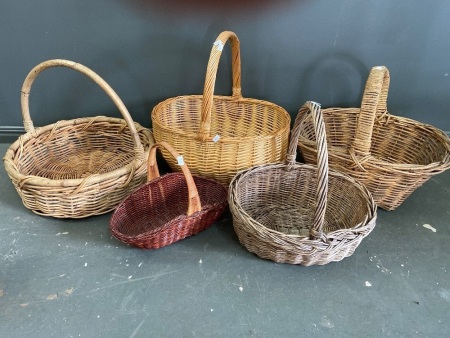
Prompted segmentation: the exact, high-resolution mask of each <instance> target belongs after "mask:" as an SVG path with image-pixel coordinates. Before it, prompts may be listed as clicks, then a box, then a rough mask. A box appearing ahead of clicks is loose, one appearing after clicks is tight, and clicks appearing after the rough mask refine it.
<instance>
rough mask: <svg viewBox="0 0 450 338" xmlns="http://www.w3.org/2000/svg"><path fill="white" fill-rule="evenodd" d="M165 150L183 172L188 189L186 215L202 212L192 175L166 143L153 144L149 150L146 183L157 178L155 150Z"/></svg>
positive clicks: (180, 157)
mask: <svg viewBox="0 0 450 338" xmlns="http://www.w3.org/2000/svg"><path fill="white" fill-rule="evenodd" d="M161 147H163V148H166V149H167V151H168V152H169V153H170V154H171V155H172V156H173V157H174V158H176V159H177V160H179V162H178V163H180V161H181V163H182V164H180V167H181V170H182V171H183V175H184V177H185V178H186V183H187V187H188V194H189V203H188V210H187V213H186V214H187V215H188V216H190V215H192V214H193V213H195V212H197V211H200V210H202V205H201V203H200V197H199V195H198V190H197V187H196V186H195V182H194V178H193V177H192V174H191V172H190V170H189V168H188V167H187V165H186V164H185V163H184V161H183V157H182V156H180V154H178V152H177V151H176V150H175V149H174V148H173V147H172V146H171V145H170V144H168V143H167V142H164V141H161V142H158V143H155V144H154V145H153V146H152V147H151V148H150V152H149V154H148V163H147V166H148V167H147V168H148V171H147V181H151V180H154V179H155V178H158V177H159V170H158V164H157V163H156V150H157V149H158V148H161Z"/></svg>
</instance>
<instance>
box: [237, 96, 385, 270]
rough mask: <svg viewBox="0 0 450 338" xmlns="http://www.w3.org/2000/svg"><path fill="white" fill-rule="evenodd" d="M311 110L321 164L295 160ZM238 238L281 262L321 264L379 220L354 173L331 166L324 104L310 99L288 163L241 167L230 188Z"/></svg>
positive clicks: (340, 254)
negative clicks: (337, 169) (338, 170)
mask: <svg viewBox="0 0 450 338" xmlns="http://www.w3.org/2000/svg"><path fill="white" fill-rule="evenodd" d="M308 112H311V115H312V118H313V121H314V126H315V128H316V136H317V139H318V144H317V146H318V154H319V156H318V162H319V165H318V166H312V165H307V164H300V163H296V162H295V158H296V148H297V147H296V145H297V139H298V134H299V130H300V125H301V122H302V116H304V115H305V114H307V113H308ZM228 202H229V204H230V210H231V213H232V215H233V226H234V229H235V231H236V234H237V235H238V238H239V241H240V242H241V243H242V244H243V245H244V246H245V247H246V248H247V249H248V250H249V251H250V252H253V253H255V254H257V255H258V256H260V257H262V258H265V259H270V260H273V261H275V262H278V263H291V264H301V265H306V266H308V265H313V264H318V265H323V264H327V263H329V262H332V261H339V260H341V259H343V258H345V257H348V256H350V255H352V254H353V252H354V250H355V249H356V247H357V246H358V245H359V243H360V242H361V240H362V239H363V238H364V237H365V236H367V235H368V234H369V233H370V232H371V231H372V229H373V228H374V226H375V220H376V205H375V203H374V201H373V199H372V197H371V195H370V193H369V192H368V191H367V189H366V188H365V187H364V186H363V185H362V184H360V183H359V182H357V181H356V180H355V179H353V178H351V177H349V176H347V175H344V174H341V173H339V172H336V171H332V170H330V171H329V172H328V160H327V145H326V136H325V128H324V125H323V120H322V116H321V114H320V106H319V105H318V104H317V103H313V102H307V103H306V104H305V105H304V106H303V107H302V108H301V109H300V113H299V115H298V116H297V119H296V121H295V125H294V128H293V129H292V133H291V141H290V145H289V152H288V155H287V157H286V162H285V163H274V164H266V165H261V166H256V167H253V168H251V169H249V170H247V171H242V172H240V173H239V174H238V175H236V177H235V178H234V179H233V181H232V182H231V184H230V189H229V193H228Z"/></svg>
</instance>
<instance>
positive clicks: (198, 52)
mask: <svg viewBox="0 0 450 338" xmlns="http://www.w3.org/2000/svg"><path fill="white" fill-rule="evenodd" d="M449 15H450V1H447V0H427V1H423V0H397V1H392V0H366V1H361V0H339V1H338V0H234V1H231V0H229V1H214V0H191V1H186V0H160V1H157V0H95V1H92V0H89V1H88V0H40V1H31V0H29V1H26V0H15V1H2V2H1V4H0V41H1V47H0V107H1V114H0V129H1V130H3V131H7V130H10V129H11V128H9V129H8V127H17V126H22V118H21V113H20V104H19V103H20V101H19V100H20V88H21V85H22V82H23V80H24V78H25V76H26V74H27V73H28V72H29V70H31V68H32V67H33V66H35V65H36V64H38V63H39V62H41V61H44V60H46V59H51V58H66V59H70V60H74V61H77V62H80V63H83V64H84V65H86V66H88V67H90V68H92V69H93V70H94V71H96V72H97V73H98V74H100V75H101V76H102V77H103V78H104V79H105V80H106V81H107V82H108V83H109V84H110V85H111V86H112V87H113V88H114V89H115V90H116V91H117V93H118V94H119V96H120V97H121V98H122V100H123V101H124V102H125V104H126V105H127V106H128V108H129V110H130V112H131V113H132V116H133V118H134V119H135V120H136V121H138V122H139V123H141V124H143V125H146V126H148V125H149V124H150V117H149V112H150V111H151V109H152V107H153V106H154V105H155V104H156V103H158V102H160V101H162V100H163V99H165V98H168V97H172V96H176V95H183V94H195V93H201V91H202V89H203V81H204V75H205V69H206V62H207V59H208V55H209V52H210V48H211V44H212V42H213V41H214V40H215V38H216V36H217V35H218V33H219V32H220V31H222V30H233V31H235V32H236V33H237V35H238V36H239V38H240V40H241V51H242V87H243V95H244V96H247V97H254V98H261V99H265V100H268V101H272V102H275V103H277V104H280V105H281V106H284V107H285V108H286V109H287V110H288V111H289V112H290V113H291V114H295V113H296V111H297V109H298V107H299V106H300V105H301V104H302V103H303V102H304V101H306V100H315V101H319V102H321V103H322V105H323V106H324V107H328V106H359V101H360V100H361V95H362V90H363V86H364V83H365V81H366V78H367V75H368V72H369V70H370V68H371V67H372V66H375V65H386V66H387V67H388V68H389V70H390V72H391V90H390V95H389V100H388V105H389V110H390V111H391V113H393V114H396V115H402V116H407V117H411V118H413V119H416V120H420V121H423V122H426V123H431V124H433V125H435V126H437V127H439V128H441V129H443V130H446V131H450V119H449V118H448V109H449V106H450V77H449V73H450V65H449V55H450V34H449V33H450V25H449V24H448V17H449ZM229 72H230V60H229V51H228V46H227V52H226V53H225V54H224V55H223V57H222V61H221V67H220V68H219V77H218V81H217V85H216V92H217V93H219V94H228V93H229V92H230V75H229V74H230V73H229ZM30 100H31V114H32V117H33V120H34V122H35V125H37V126H38V125H45V124H49V123H53V122H55V121H57V120H59V119H68V118H75V117H79V116H92V115H99V114H106V115H112V116H118V112H117V111H116V109H115V108H114V107H113V106H112V103H111V102H109V100H108V99H107V97H106V96H105V95H103V94H102V92H101V91H100V90H99V89H97V88H96V86H95V85H94V84H92V83H91V82H90V81H88V80H87V79H85V78H84V77H83V76H82V75H78V74H75V73H74V72H73V71H71V70H67V69H52V70H48V71H46V72H45V73H43V74H42V75H41V76H39V78H38V80H37V81H36V82H35V85H34V86H33V90H32V92H31V99H30Z"/></svg>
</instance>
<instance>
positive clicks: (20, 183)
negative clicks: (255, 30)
mask: <svg viewBox="0 0 450 338" xmlns="http://www.w3.org/2000/svg"><path fill="white" fill-rule="evenodd" d="M51 67H67V68H71V69H74V70H76V71H79V72H80V73H82V74H84V75H86V76H87V77H89V78H90V79H91V80H93V81H94V82H95V83H97V84H98V85H99V86H100V87H101V88H102V89H103V90H104V91H105V92H106V94H107V95H108V96H109V97H110V98H111V99H112V101H113V102H114V103H115V104H116V106H117V107H118V109H119V111H120V112H121V114H122V116H123V117H124V120H123V119H118V118H112V117H104V116H96V117H89V118H80V119H74V120H68V121H58V122H57V123H54V124H51V125H47V126H44V127H41V128H34V126H33V122H32V121H31V117H30V111H29V93H30V89H31V86H32V84H33V82H34V80H35V78H36V77H37V76H38V75H39V74H40V73H41V72H42V71H44V70H45V69H47V68H51ZM21 103H22V115H23V120H24V126H25V130H26V132H27V133H26V134H24V135H22V136H20V137H19V139H18V140H17V141H16V142H14V143H13V144H12V145H11V146H10V147H9V149H8V150H7V152H6V155H5V157H4V159H3V161H4V164H5V168H6V172H7V173H8V175H9V177H10V178H11V180H12V182H13V184H14V186H15V188H16V190H17V192H18V193H19V195H20V197H21V198H22V201H23V203H24V205H25V206H26V207H27V208H29V209H31V210H32V211H34V212H35V213H37V214H40V215H45V216H53V217H59V218H82V217H87V216H92V215H99V214H103V213H106V212H108V211H110V210H112V209H114V208H115V207H116V206H117V205H118V204H119V202H120V201H121V200H123V199H124V198H125V197H126V196H127V195H128V194H130V193H131V192H133V191H134V190H135V189H136V188H137V187H139V186H140V185H142V184H143V183H144V182H145V175H146V170H147V167H146V166H147V163H146V162H147V152H148V149H149V147H150V145H151V144H153V137H152V134H151V132H150V131H149V130H148V129H145V128H143V127H141V126H140V125H139V124H137V123H135V122H133V120H132V119H131V116H130V115H129V113H128V111H127V109H126V108H125V106H124V104H123V103H122V101H121V100H120V98H119V97H118V96H117V94H116V93H115V92H114V90H113V89H112V88H111V87H110V86H109V85H108V84H107V83H106V82H105V81H104V80H103V79H102V78H100V76H98V75H97V74H95V73H94V72H93V71H92V70H90V69H89V68H87V67H85V66H82V65H80V64H78V63H75V62H72V61H67V60H49V61H45V62H43V63H41V64H39V65H37V66H36V67H35V68H33V69H32V70H31V72H30V73H29V74H28V76H27V77H26V79H25V82H24V84H23V87H22V99H21Z"/></svg>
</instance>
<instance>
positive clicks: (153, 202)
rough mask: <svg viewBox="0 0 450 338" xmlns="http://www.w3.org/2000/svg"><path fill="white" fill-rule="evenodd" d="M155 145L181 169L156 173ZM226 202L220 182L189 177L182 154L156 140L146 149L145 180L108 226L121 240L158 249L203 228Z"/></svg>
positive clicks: (219, 212)
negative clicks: (166, 153)
mask: <svg viewBox="0 0 450 338" xmlns="http://www.w3.org/2000/svg"><path fill="white" fill-rule="evenodd" d="M157 148H164V149H166V150H167V151H168V152H169V153H170V154H171V155H172V156H173V157H174V158H175V159H177V160H178V163H179V165H180V168H181V170H182V173H170V174H166V175H164V176H162V177H160V176H159V171H158V166H157V164H156V150H157ZM226 206H227V191H226V189H225V187H224V186H223V185H222V184H220V183H219V182H216V181H213V180H210V179H207V178H202V177H198V176H194V177H192V175H191V173H190V171H189V169H188V167H187V165H186V164H184V160H183V157H182V156H180V155H179V154H178V153H177V152H176V150H175V149H174V148H172V147H171V146H170V145H169V144H168V143H166V142H160V143H156V144H155V145H154V146H153V147H152V148H151V150H150V155H149V160H148V183H147V184H145V185H143V186H142V187H141V188H139V189H138V190H137V191H135V192H134V193H133V194H131V195H130V196H128V197H127V198H126V199H125V200H124V201H123V202H122V203H121V204H120V205H119V206H118V207H117V209H116V210H115V211H114V213H113V215H112V217H111V221H110V225H109V228H110V230H111V233H112V234H113V235H114V237H116V238H117V239H119V240H121V241H122V242H124V243H127V244H131V245H134V246H137V247H139V248H144V249H158V248H161V247H163V246H166V245H169V244H171V243H173V242H176V241H179V240H181V239H183V238H186V237H189V236H192V235H195V234H197V233H198V232H200V231H203V230H205V229H207V228H208V227H210V226H211V224H212V223H214V222H215V221H216V220H217V219H218V218H219V217H220V215H221V214H222V212H223V211H224V209H225V207H226ZM186 210H187V212H186Z"/></svg>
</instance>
